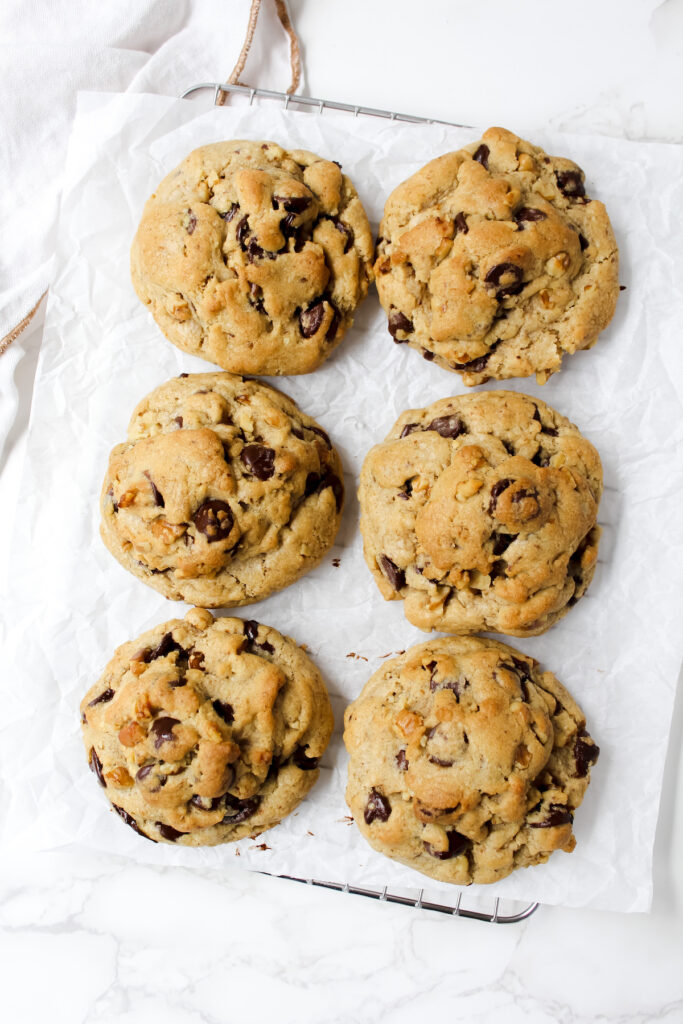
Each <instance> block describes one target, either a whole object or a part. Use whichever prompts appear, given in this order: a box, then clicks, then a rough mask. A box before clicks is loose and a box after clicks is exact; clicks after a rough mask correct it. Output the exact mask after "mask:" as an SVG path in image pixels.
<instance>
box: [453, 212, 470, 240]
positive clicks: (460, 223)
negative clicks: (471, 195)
mask: <svg viewBox="0 0 683 1024" xmlns="http://www.w3.org/2000/svg"><path fill="white" fill-rule="evenodd" d="M453 223H454V224H455V233H456V235H458V234H460V235H466V234H467V232H468V231H469V230H470V229H469V228H468V227H467V219H466V217H465V214H464V213H459V214H458V215H457V217H456V218H455V220H454V221H453Z"/></svg>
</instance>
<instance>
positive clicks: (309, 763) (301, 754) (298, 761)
mask: <svg viewBox="0 0 683 1024" xmlns="http://www.w3.org/2000/svg"><path fill="white" fill-rule="evenodd" d="M305 750H306V747H297V748H296V750H295V751H294V753H293V755H292V761H293V762H294V764H295V765H296V766H297V768H300V769H301V771H302V772H312V771H313V769H314V768H317V767H318V762H319V760H320V758H319V757H308V755H307V754H306V753H305Z"/></svg>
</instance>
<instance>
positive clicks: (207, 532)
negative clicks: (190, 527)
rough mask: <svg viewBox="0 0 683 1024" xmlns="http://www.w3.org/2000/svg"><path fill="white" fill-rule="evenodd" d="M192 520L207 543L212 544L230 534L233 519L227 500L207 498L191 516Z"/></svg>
mask: <svg viewBox="0 0 683 1024" xmlns="http://www.w3.org/2000/svg"><path fill="white" fill-rule="evenodd" d="M192 522H193V523H194V525H195V526H196V527H197V529H198V530H199V532H200V533H203V534H204V536H205V537H206V539H207V541H208V542H209V544H214V543H215V542H216V541H218V540H225V538H226V537H228V536H229V535H230V531H231V530H232V527H233V523H234V519H233V515H232V511H231V509H230V506H229V505H228V503H227V501H220V500H219V499H217V498H207V500H206V501H203V502H202V504H201V505H200V506H199V508H198V509H197V511H196V512H195V514H194V515H193V516H192Z"/></svg>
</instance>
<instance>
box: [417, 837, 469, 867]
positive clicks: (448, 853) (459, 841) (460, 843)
mask: <svg viewBox="0 0 683 1024" xmlns="http://www.w3.org/2000/svg"><path fill="white" fill-rule="evenodd" d="M446 835H447V836H448V849H447V850H435V849H434V847H433V846H432V845H431V843H424V844H423V845H424V848H425V850H426V851H427V853H429V854H431V856H432V857H436V858H437V860H450V859H451V857H459V856H460V854H461V853H464V852H465V850H467V849H469V847H470V846H471V845H472V842H471V840H470V839H468V838H467V836H462V835H460V833H459V832H456V831H454V830H453V831H450V832H447V833H446Z"/></svg>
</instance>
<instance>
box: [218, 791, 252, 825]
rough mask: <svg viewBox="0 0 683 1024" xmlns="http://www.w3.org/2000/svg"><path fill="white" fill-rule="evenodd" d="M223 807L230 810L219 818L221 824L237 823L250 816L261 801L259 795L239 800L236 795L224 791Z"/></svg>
mask: <svg viewBox="0 0 683 1024" xmlns="http://www.w3.org/2000/svg"><path fill="white" fill-rule="evenodd" d="M223 801H224V803H225V807H226V808H227V810H228V811H229V812H230V811H232V812H234V813H232V814H231V813H228V814H226V815H225V817H224V818H222V819H221V825H223V824H225V825H237V824H238V823H239V822H240V821H245V820H246V819H247V818H250V817H251V816H252V814H253V813H254V812H255V811H256V810H257V808H258V806H259V804H260V803H261V797H260V796H253V797H251V798H250V799H249V800H239V799H238V798H237V797H236V796H231V795H230V793H226V794H225V796H224V797H223Z"/></svg>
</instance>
